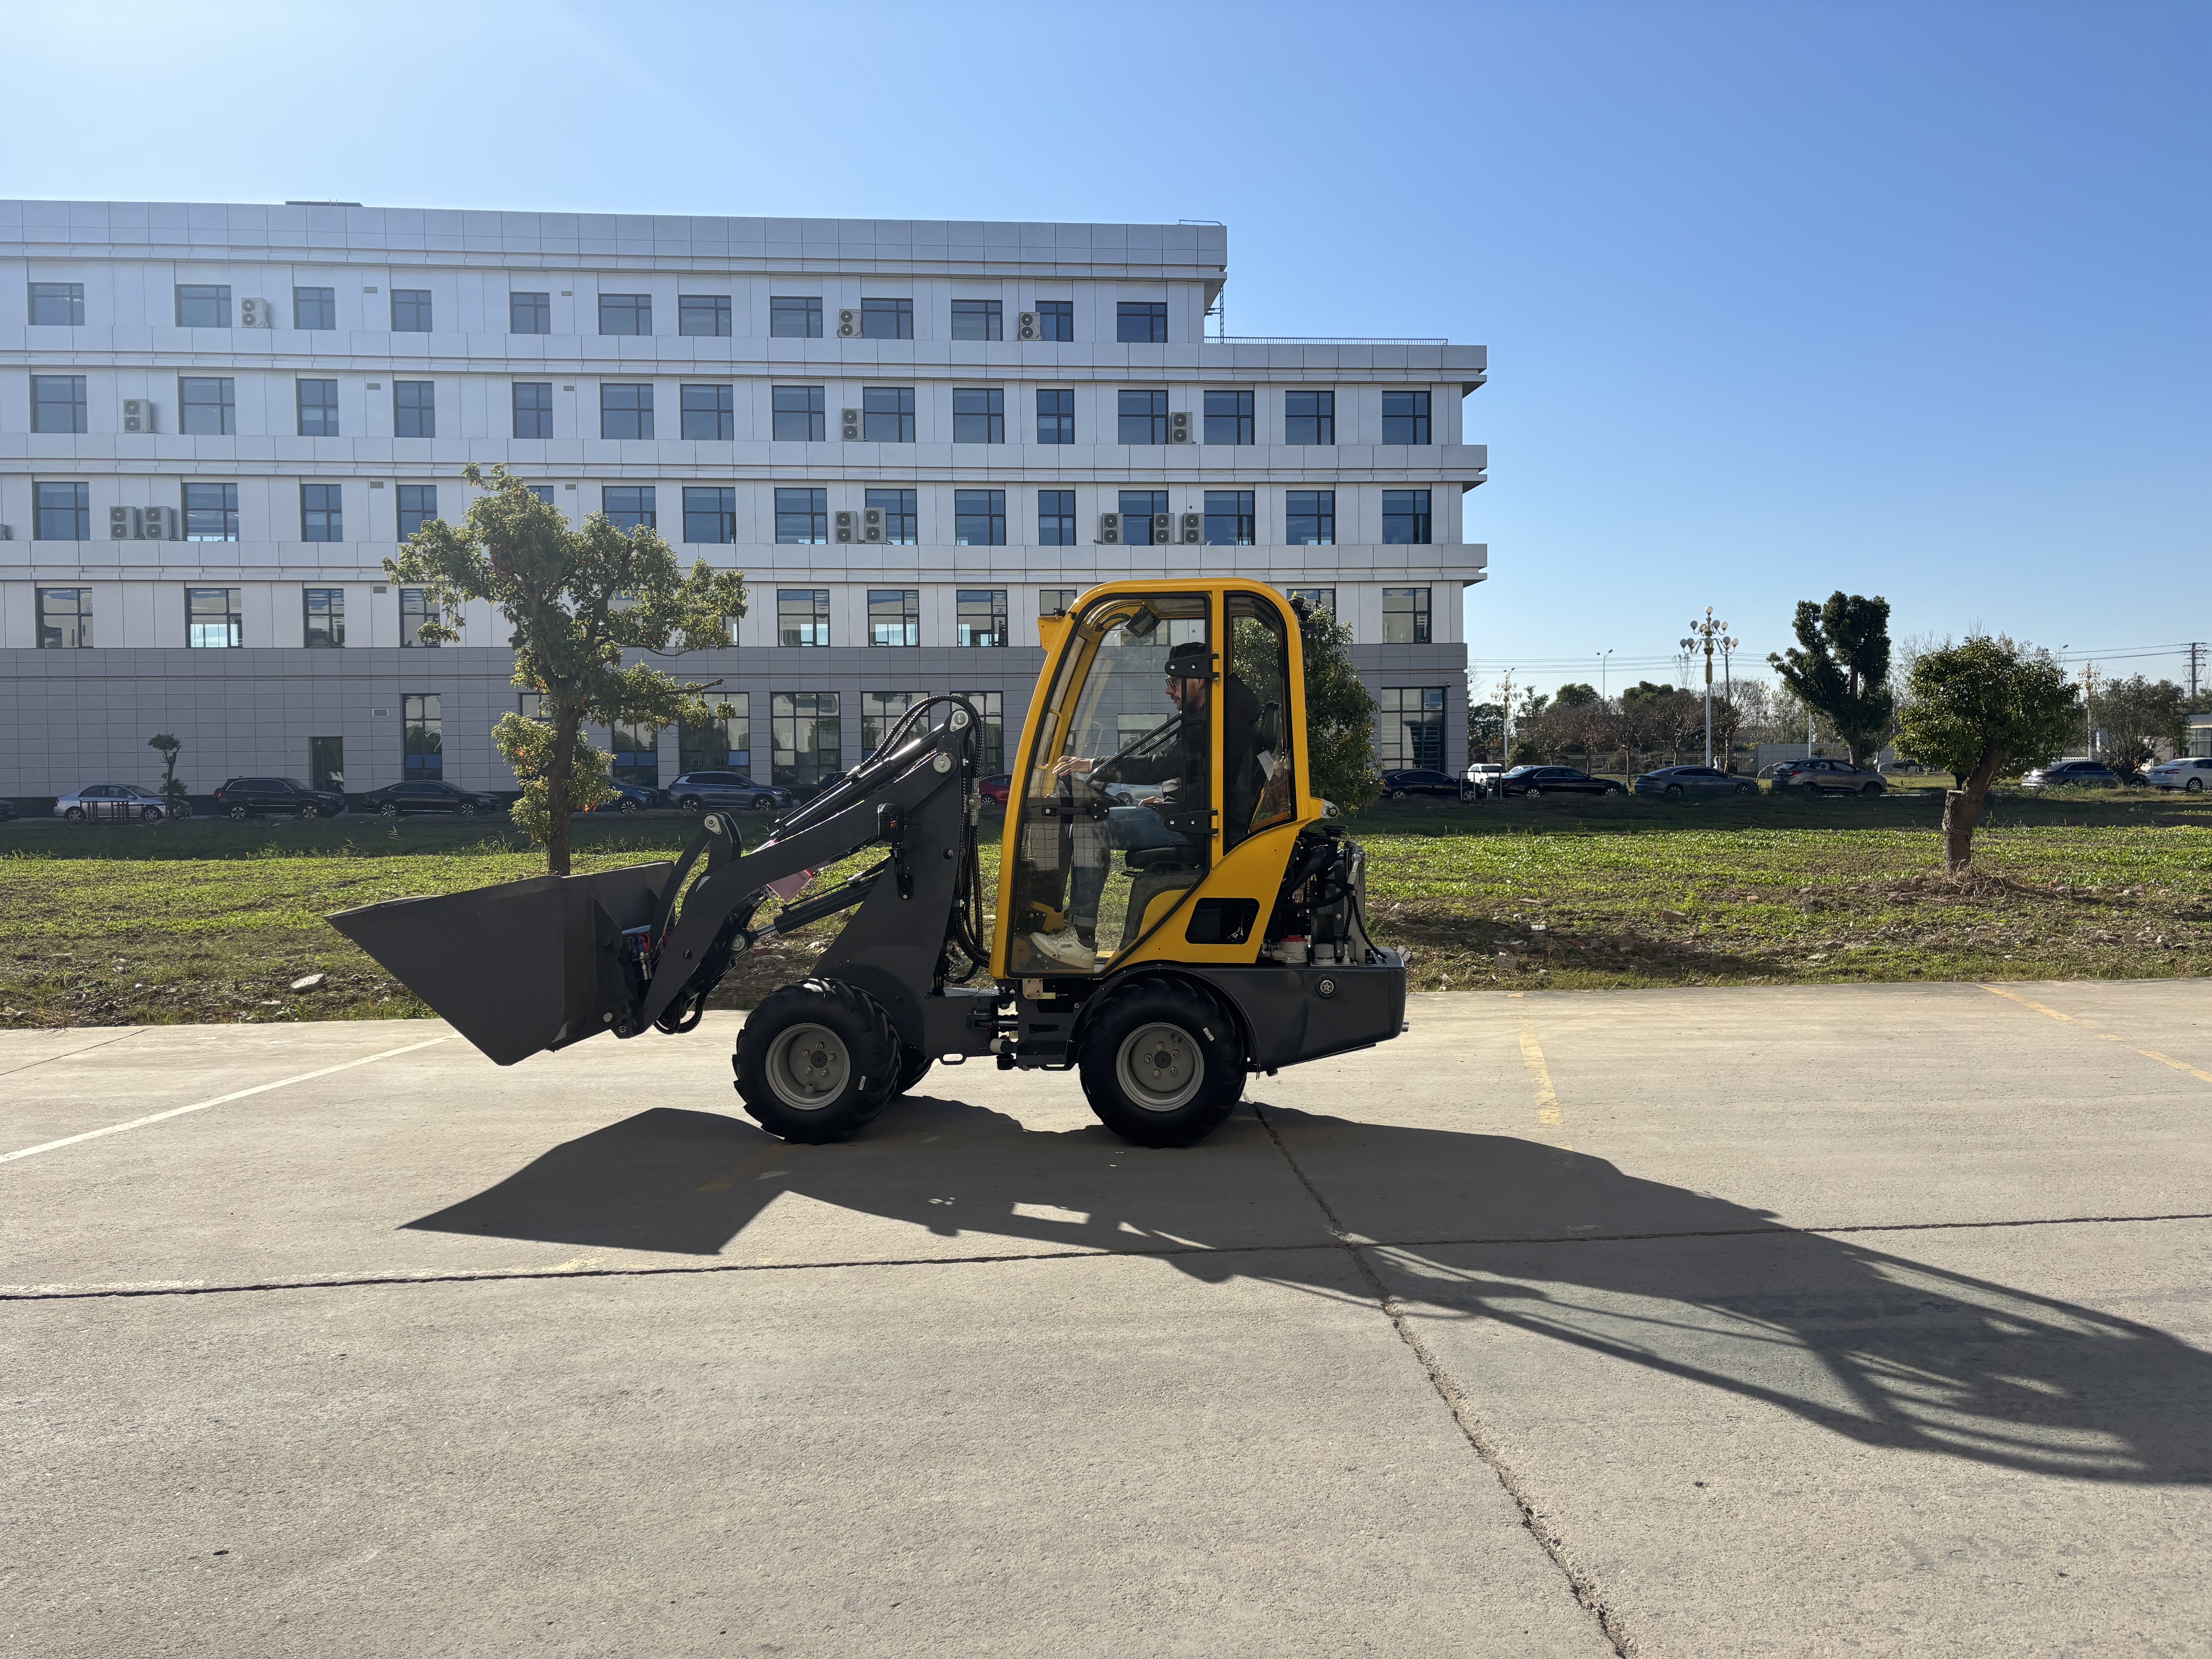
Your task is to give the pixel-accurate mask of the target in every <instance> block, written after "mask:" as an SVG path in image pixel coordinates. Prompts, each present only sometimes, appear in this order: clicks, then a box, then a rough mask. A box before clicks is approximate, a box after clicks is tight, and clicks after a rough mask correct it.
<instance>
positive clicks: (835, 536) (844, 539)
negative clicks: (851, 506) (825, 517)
mask: <svg viewBox="0 0 2212 1659" xmlns="http://www.w3.org/2000/svg"><path fill="white" fill-rule="evenodd" d="M829 539H830V540H832V541H834V542H836V543H837V544H839V545H840V546H843V545H846V544H848V543H852V542H856V541H858V540H860V514H859V513H853V512H838V513H831V514H830V515H829Z"/></svg>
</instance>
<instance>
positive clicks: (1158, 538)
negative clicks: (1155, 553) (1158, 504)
mask: <svg viewBox="0 0 2212 1659" xmlns="http://www.w3.org/2000/svg"><path fill="white" fill-rule="evenodd" d="M1174 539H1175V514H1174V513H1153V514H1152V544H1153V545H1154V546H1155V547H1158V546H1162V545H1164V544H1166V543H1169V542H1171V541H1173V540H1174Z"/></svg>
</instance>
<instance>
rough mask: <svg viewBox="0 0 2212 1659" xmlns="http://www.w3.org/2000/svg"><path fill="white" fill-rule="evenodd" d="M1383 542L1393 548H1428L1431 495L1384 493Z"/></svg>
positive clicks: (1413, 491) (1398, 491)
mask: <svg viewBox="0 0 2212 1659" xmlns="http://www.w3.org/2000/svg"><path fill="white" fill-rule="evenodd" d="M1428 542H1429V492H1428V491H1427V490H1425V489H1386V490H1384V491H1383V544H1384V545H1386V546H1392V547H1400V546H1403V547H1425V546H1427V545H1428Z"/></svg>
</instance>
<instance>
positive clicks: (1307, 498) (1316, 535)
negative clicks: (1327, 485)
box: [1283, 489, 1336, 592]
mask: <svg viewBox="0 0 2212 1659" xmlns="http://www.w3.org/2000/svg"><path fill="white" fill-rule="evenodd" d="M1283 539H1284V540H1285V541H1286V542H1288V543H1289V544H1291V546H1292V547H1334V546H1335V545H1336V492H1335V491H1334V489H1291V490H1285V492H1284V493H1283ZM1315 591H1316V592H1319V591H1320V590H1319V589H1318V588H1316V590H1315Z"/></svg>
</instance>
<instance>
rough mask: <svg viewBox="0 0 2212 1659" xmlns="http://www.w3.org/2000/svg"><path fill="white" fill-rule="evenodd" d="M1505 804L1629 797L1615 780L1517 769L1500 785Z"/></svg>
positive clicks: (1557, 769) (1554, 769)
mask: <svg viewBox="0 0 2212 1659" xmlns="http://www.w3.org/2000/svg"><path fill="white" fill-rule="evenodd" d="M1497 788H1498V798H1499V799H1501V800H1511V799H1513V798H1514V797H1515V796H1516V795H1531V796H1542V795H1625V794H1626V793H1628V791H1627V790H1626V789H1625V788H1623V787H1621V786H1620V784H1617V783H1615V782H1614V781H1613V780H1612V779H1611V778H1594V777H1592V776H1591V775H1589V773H1587V772H1577V771H1576V770H1575V769H1574V768H1573V767H1571V766H1516V767H1515V768H1514V769H1512V770H1511V771H1510V772H1508V773H1507V774H1506V775H1504V777H1502V778H1500V779H1498V785H1497Z"/></svg>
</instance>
